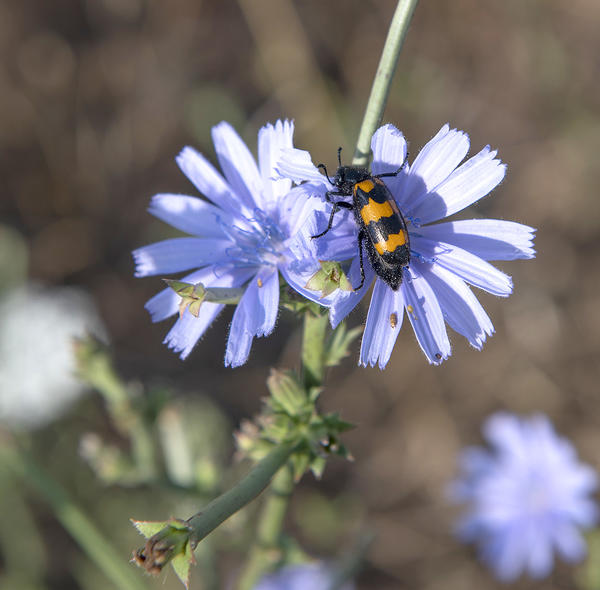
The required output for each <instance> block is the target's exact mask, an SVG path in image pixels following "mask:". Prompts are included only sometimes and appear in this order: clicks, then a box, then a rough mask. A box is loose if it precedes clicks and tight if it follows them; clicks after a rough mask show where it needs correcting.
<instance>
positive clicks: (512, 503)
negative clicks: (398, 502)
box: [451, 412, 598, 581]
mask: <svg viewBox="0 0 600 590" xmlns="http://www.w3.org/2000/svg"><path fill="white" fill-rule="evenodd" d="M483 432H484V434H485V438H486V439H487V440H488V442H489V443H490V445H491V447H492V449H491V450H490V451H488V450H486V449H484V448H481V447H474V448H468V449H466V450H464V451H463V452H462V454H461V457H460V467H461V475H460V477H459V479H458V480H457V481H456V482H454V484H453V486H452V488H451V494H452V497H453V499H454V500H455V501H458V502H461V503H465V504H467V505H468V511H467V512H466V514H465V515H464V516H463V518H462V519H461V521H460V522H459V526H458V528H457V534H458V536H459V537H460V538H461V539H462V540H464V541H466V542H475V543H478V545H479V549H480V556H481V559H482V561H484V562H485V563H486V564H487V565H488V566H489V567H491V568H492V569H493V571H494V572H495V574H496V575H497V576H498V578H500V579H501V580H505V581H510V580H514V579H515V578H517V577H518V576H519V575H520V574H521V573H522V572H527V573H528V574H529V575H530V576H532V577H534V578H542V577H544V576H546V575H548V574H549V573H550V571H551V570H552V567H553V551H554V550H556V551H558V553H559V554H560V555H561V557H562V558H563V559H565V560H566V561H568V562H577V561H580V560H581V559H582V558H583V557H584V555H585V553H586V546H585V541H584V539H583V537H582V535H581V533H580V532H579V530H578V529H580V528H588V527H592V526H594V525H595V524H596V523H597V521H598V507H597V505H596V503H595V501H594V500H593V499H592V498H591V497H590V495H591V494H592V492H594V490H596V488H597V486H598V476H597V474H596V472H595V471H594V470H593V469H592V468H591V467H589V466H587V465H584V464H582V463H580V462H579V461H578V459H577V453H576V451H575V449H574V448H573V445H572V444H571V443H570V442H569V441H567V440H566V439H565V438H562V437H560V436H559V435H557V434H556V432H555V430H554V428H553V426H552V424H551V422H550V421H549V420H548V418H547V417H546V416H543V415H536V416H533V417H531V418H529V419H524V418H519V417H517V416H515V415H512V414H508V413H504V412H500V413H497V414H494V415H492V416H491V417H490V418H488V420H487V421H486V423H485V425H484V429H483Z"/></svg>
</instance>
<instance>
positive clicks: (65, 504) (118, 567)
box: [0, 447, 147, 590]
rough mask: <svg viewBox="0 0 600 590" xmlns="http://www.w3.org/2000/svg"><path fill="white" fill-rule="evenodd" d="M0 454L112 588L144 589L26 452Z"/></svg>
mask: <svg viewBox="0 0 600 590" xmlns="http://www.w3.org/2000/svg"><path fill="white" fill-rule="evenodd" d="M0 457H1V459H2V461H3V462H4V463H5V464H6V465H8V467H9V468H10V469H11V470H12V471H14V472H15V473H16V474H17V475H18V476H19V477H21V478H22V479H24V480H25V481H26V482H27V483H28V484H30V485H31V486H33V487H34V488H35V489H36V490H37V491H38V493H39V494H40V495H41V496H42V497H43V498H44V499H45V500H46V502H48V504H50V506H51V507H52V509H53V511H54V514H55V516H56V518H57V519H58V521H59V522H60V523H61V524H62V526H63V527H64V528H65V529H66V530H67V531H68V532H69V534H70V535H71V536H72V537H73V538H74V539H75V541H77V543H78V544H79V546H80V547H81V549H82V550H83V551H84V552H85V553H86V554H87V556H88V557H89V558H90V559H91V560H92V561H93V562H94V563H95V564H96V565H97V566H98V568H99V569H100V570H102V572H103V573H104V575H105V576H106V577H107V578H108V579H109V580H110V581H111V587H114V588H117V589H119V590H147V586H146V583H145V582H144V581H143V580H142V579H141V578H140V577H139V575H138V574H137V573H136V572H135V571H134V570H133V569H131V567H130V566H129V564H128V563H127V561H126V559H124V557H123V555H119V554H118V553H117V552H116V551H115V550H114V548H113V547H112V545H111V544H110V543H109V542H108V541H107V540H106V539H105V538H104V537H103V536H102V534H101V533H100V532H99V531H98V529H97V528H96V527H95V526H94V524H93V523H92V522H91V521H90V520H89V519H88V517H87V516H86V515H85V514H84V513H83V512H82V510H81V509H80V508H78V507H77V506H76V505H75V504H74V503H73V502H72V501H71V499H70V498H69V496H68V494H67V492H66V491H65V490H64V489H63V488H62V487H61V486H60V485H59V484H58V483H57V482H56V481H54V480H53V479H51V478H50V477H49V476H48V475H47V474H46V473H44V471H42V470H41V469H40V468H39V467H38V466H37V465H36V464H35V463H34V462H33V460H32V459H31V458H30V457H29V456H28V455H27V454H25V453H23V452H19V451H17V450H16V449H13V448H7V447H5V448H4V449H3V450H2V452H1V455H0Z"/></svg>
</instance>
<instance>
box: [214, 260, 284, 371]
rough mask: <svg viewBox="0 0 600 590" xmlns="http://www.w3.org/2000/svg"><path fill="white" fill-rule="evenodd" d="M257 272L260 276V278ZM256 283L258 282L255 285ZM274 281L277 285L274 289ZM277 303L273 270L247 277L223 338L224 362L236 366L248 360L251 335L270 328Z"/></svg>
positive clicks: (271, 327) (265, 331) (260, 334)
mask: <svg viewBox="0 0 600 590" xmlns="http://www.w3.org/2000/svg"><path fill="white" fill-rule="evenodd" d="M261 276H264V280H263V279H262V278H261ZM259 279H260V283H259ZM259 284H261V285H262V286H261V287H259ZM275 285H277V290H276V291H275ZM263 289H264V291H263ZM278 304H279V285H278V273H277V271H275V272H273V271H271V273H270V275H267V274H263V275H261V273H259V274H257V275H256V276H255V277H254V278H252V279H251V280H250V282H249V283H248V287H247V288H246V291H245V292H244V295H242V298H241V300H240V302H239V303H238V305H237V308H236V310H235V312H234V314H233V320H232V321H231V327H230V330H229V338H228V340H227V351H226V353H225V366H231V367H239V366H240V365H243V364H244V363H245V362H246V361H247V360H248V355H249V354H250V347H251V346H252V340H253V338H254V336H262V335H265V334H269V333H270V332H271V331H272V330H273V327H274V325H275V319H276V317H277V306H278Z"/></svg>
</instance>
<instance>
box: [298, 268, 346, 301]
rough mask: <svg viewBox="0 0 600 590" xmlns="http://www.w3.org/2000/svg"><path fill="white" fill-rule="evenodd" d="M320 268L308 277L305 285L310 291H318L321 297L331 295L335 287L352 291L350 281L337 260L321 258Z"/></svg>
mask: <svg viewBox="0 0 600 590" xmlns="http://www.w3.org/2000/svg"><path fill="white" fill-rule="evenodd" d="M320 264H321V268H320V269H319V270H318V271H317V272H315V273H314V274H313V275H312V276H311V277H310V279H308V281H307V283H306V285H305V287H306V289H310V290H311V291H320V292H321V297H320V298H321V299H323V297H327V295H331V293H333V292H334V291H335V290H336V289H341V290H342V291H354V289H353V287H352V283H350V281H349V280H348V277H347V276H346V273H345V272H344V271H343V270H342V266H341V264H340V263H339V262H334V261H332V260H321V261H320Z"/></svg>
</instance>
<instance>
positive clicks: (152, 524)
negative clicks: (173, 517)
mask: <svg viewBox="0 0 600 590" xmlns="http://www.w3.org/2000/svg"><path fill="white" fill-rule="evenodd" d="M129 520H130V522H131V524H132V525H133V526H134V527H135V528H136V529H137V530H138V533H140V535H142V537H144V538H145V539H149V538H150V537H151V536H152V535H156V533H158V532H160V531H162V530H163V529H164V528H165V527H166V526H167V525H168V524H169V521H168V520H133V518H130V519H129Z"/></svg>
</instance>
